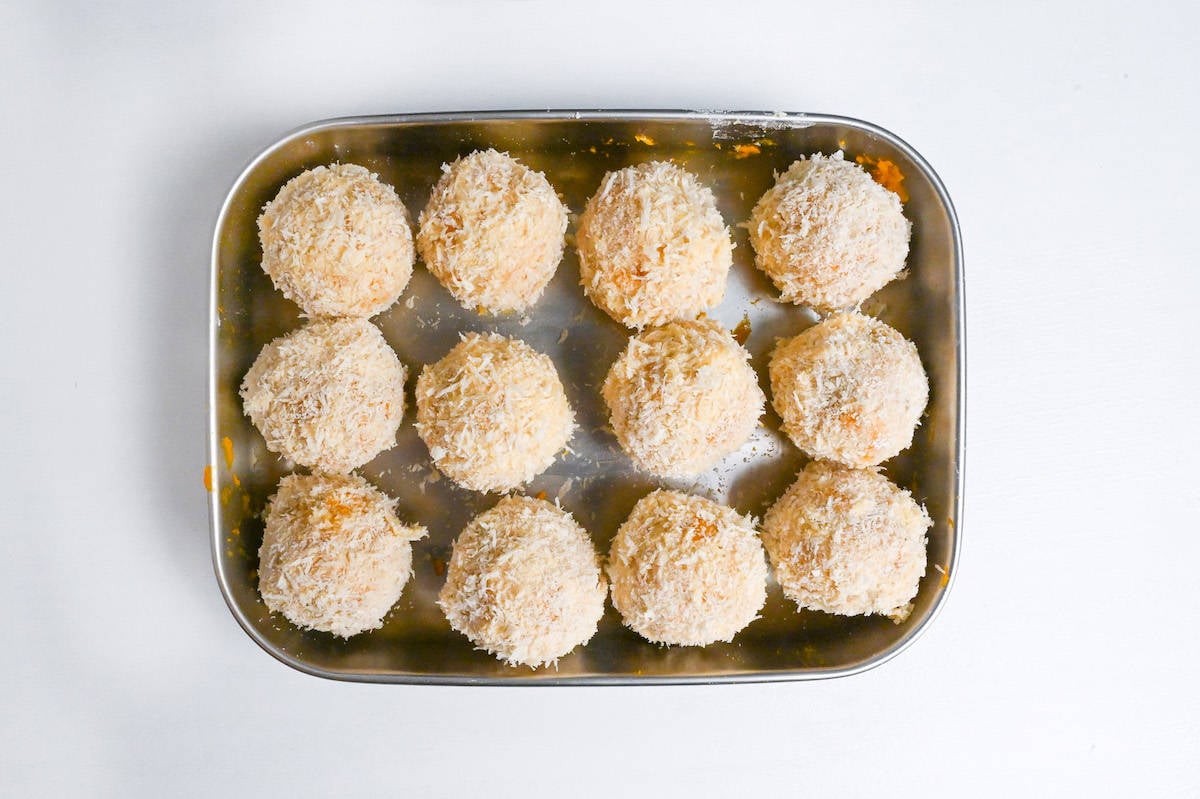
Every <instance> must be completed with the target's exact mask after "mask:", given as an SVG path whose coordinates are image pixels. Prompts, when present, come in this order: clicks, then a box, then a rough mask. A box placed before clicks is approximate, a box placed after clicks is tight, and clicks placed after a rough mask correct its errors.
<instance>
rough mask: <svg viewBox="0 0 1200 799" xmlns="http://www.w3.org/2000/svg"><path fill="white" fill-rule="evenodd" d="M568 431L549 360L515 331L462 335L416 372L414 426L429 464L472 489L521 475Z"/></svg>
mask: <svg viewBox="0 0 1200 799" xmlns="http://www.w3.org/2000/svg"><path fill="white" fill-rule="evenodd" d="M574 431H575V414H574V413H573V412H572V410H571V406H570V405H569V404H568V403H567V395H566V393H565V392H564V391H563V386H562V382H561V381H560V380H559V379H558V372H556V371H555V369H554V363H553V362H552V361H551V360H550V359H549V358H548V357H546V356H545V355H543V354H541V353H540V352H537V351H536V350H534V349H533V348H532V347H530V346H529V345H528V344H526V343H525V342H523V341H520V340H517V339H511V338H505V337H504V336H500V335H497V334H495V333H492V334H489V335H480V334H478V333H471V334H469V335H465V336H463V337H462V341H461V342H459V343H458V344H457V345H456V346H455V347H454V349H452V350H450V352H449V353H448V354H447V355H446V357H444V358H442V359H441V360H440V361H438V362H437V363H434V364H430V365H429V366H426V367H425V369H424V370H422V372H421V376H420V378H418V380H417V433H419V434H420V436H421V440H422V441H424V442H425V446H427V447H429V454H430V456H431V457H432V458H433V462H434V464H435V465H436V466H437V468H438V469H439V470H441V471H442V473H444V474H445V475H446V476H447V477H449V478H450V479H451V480H454V481H455V482H456V483H458V484H459V485H461V486H463V487H465V488H470V489H472V490H474V491H509V490H511V489H513V488H516V487H517V486H519V485H522V484H523V483H527V482H529V481H530V480H532V479H533V478H534V477H536V476H537V475H539V474H541V473H542V472H543V471H545V470H546V469H547V468H548V467H549V466H550V464H551V463H553V462H554V458H555V456H556V455H557V454H558V453H559V452H561V451H562V450H563V449H564V448H565V447H566V446H567V442H568V441H570V439H571V434H572V433H573V432H574Z"/></svg>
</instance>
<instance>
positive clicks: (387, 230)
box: [258, 164, 413, 317]
mask: <svg viewBox="0 0 1200 799" xmlns="http://www.w3.org/2000/svg"><path fill="white" fill-rule="evenodd" d="M258 237H259V240H260V241H261V242H262V248H263V258H262V268H263V271H265V272H266V273H267V274H268V275H270V276H271V281H272V282H273V283H274V284H275V288H277V289H279V290H280V291H281V292H283V295H284V296H285V297H287V298H288V299H289V300H292V301H293V302H295V303H296V304H297V305H299V306H300V308H301V309H302V310H303V311H304V313H305V314H306V315H307V316H362V317H367V316H374V315H375V314H377V313H380V312H381V311H384V310H386V309H387V308H388V307H389V306H391V304H392V303H394V302H395V301H396V299H397V298H398V297H399V296H400V293H401V292H402V291H404V287H405V286H407V285H408V279H409V278H410V277H412V267H413V241H412V230H411V229H410V228H409V224H408V210H407V209H406V208H405V207H404V203H402V202H401V201H400V198H399V197H397V196H396V190H395V189H393V188H392V187H391V186H389V185H387V184H386V183H383V182H381V181H380V180H379V179H378V178H377V177H376V176H375V175H373V174H371V173H370V172H369V171H368V170H366V169H365V168H363V167H361V166H357V165H355V164H334V165H333V166H329V167H324V166H319V167H317V168H316V169H310V170H308V171H307V172H302V173H301V174H300V175H298V176H296V177H295V178H292V179H291V180H290V181H288V182H287V184H285V185H284V187H283V188H282V189H280V190H279V193H278V194H277V195H275V199H274V200H271V202H269V203H267V205H266V207H265V208H264V209H263V212H262V215H261V216H260V217H259V218H258Z"/></svg>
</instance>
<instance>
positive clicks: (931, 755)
mask: <svg viewBox="0 0 1200 799" xmlns="http://www.w3.org/2000/svg"><path fill="white" fill-rule="evenodd" d="M117 5H119V6H120V9H119V10H107V11H101V10H98V9H97V8H95V7H93V4H89V3H65V2H64V3H38V2H24V3H22V2H8V3H4V4H0V66H2V68H3V72H2V73H0V74H3V75H4V78H3V80H2V81H0V83H2V86H0V114H2V115H3V122H2V123H0V145H2V153H3V166H2V167H0V169H2V176H3V177H2V181H3V184H2V185H3V190H2V191H0V226H2V227H0V230H2V233H3V244H4V252H3V264H4V293H3V294H4V297H5V299H6V302H5V303H4V309H3V312H2V313H0V326H2V330H3V350H2V355H0V357H2V358H3V361H2V363H0V366H2V367H3V378H2V379H0V398H2V400H3V404H2V406H0V407H2V409H3V412H4V415H5V418H6V421H7V423H8V425H7V426H8V430H7V431H6V433H5V435H4V437H3V445H2V449H3V452H4V454H5V457H4V458H3V466H0V470H2V474H0V485H3V489H0V491H2V494H0V496H2V498H3V500H2V501H3V509H2V510H3V518H4V525H3V528H4V530H3V535H4V536H5V542H4V547H3V552H2V555H0V606H2V607H3V608H4V616H5V627H6V634H5V635H4V642H5V645H4V648H3V654H2V656H0V664H2V665H0V696H2V697H3V709H2V710H0V794H4V795H8V796H33V795H49V796H55V795H119V796H142V795H146V796H189V795H190V796H219V795H220V796H249V795H260V796H291V795H294V796H308V795H313V796H320V795H343V794H348V793H349V791H350V789H351V787H352V786H353V787H354V789H355V790H361V791H370V792H373V793H378V794H385V793H386V794H390V795H413V796H467V795H488V796H549V795H561V796H621V795H663V796H669V795H679V796H685V795H729V796H732V795H765V794H768V793H769V792H771V791H774V792H777V793H778V794H779V795H795V794H796V793H797V792H798V791H799V790H800V789H801V788H804V789H810V788H811V789H812V793H813V795H830V796H868V795H896V796H907V795H913V796H917V795H920V796H926V795H977V796H984V795H990V796H1008V795H1032V796H1042V795H1060V796H1088V795H1093V796H1095V795H1099V796H1132V795H1143V796H1144V795H1181V796H1182V795H1188V796H1196V795H1198V794H1200V721H1198V719H1200V687H1198V686H1197V684H1196V681H1195V679H1194V677H1195V676H1196V673H1197V667H1196V660H1197V657H1198V656H1200V577H1198V573H1200V572H1198V568H1197V567H1198V561H1200V480H1198V479H1197V477H1196V473H1195V471H1194V464H1193V460H1194V458H1195V456H1196V454H1197V451H1198V450H1200V422H1198V420H1197V410H1198V403H1197V394H1198V393H1200V377H1198V375H1200V336H1198V335H1197V324H1196V320H1197V307H1198V301H1197V295H1198V293H1200V276H1198V275H1200V244H1198V243H1200V219H1198V218H1197V209H1198V208H1200V166H1198V165H1200V144H1198V137H1200V78H1198V75H1200V56H1198V52H1200V38H1198V35H1197V30H1198V29H1200V13H1198V11H1197V6H1195V5H1194V4H1189V3H1184V2H1177V3H1174V4H1172V5H1168V4H1163V5H1160V6H1156V8H1155V9H1154V10H1145V9H1144V10H1138V11H1127V10H1120V6H1121V5H1123V4H1117V3H1096V4H1093V3H1083V2H1080V3H1059V4H1053V7H1050V8H1045V9H1042V10H1037V11H1033V10H1025V11H1017V10H1008V9H1007V6H1008V4H1004V3H994V4H990V6H989V7H988V8H987V9H986V10H980V9H977V8H974V6H975V4H972V3H961V2H959V3H951V2H946V3H941V4H936V5H935V4H926V5H915V6H914V5H913V4H908V3H904V4H893V3H882V2H881V3H872V4H866V5H854V4H843V5H840V6H839V5H836V4H835V5H833V6H831V5H828V4H819V5H813V6H811V7H807V8H805V7H801V6H800V5H799V4H796V5H793V4H791V3H777V4H756V3H753V2H736V3H726V4H722V5H712V6H707V5H703V6H702V5H697V6H695V7H688V6H685V5H675V6H663V7H659V6H654V7H650V6H651V4H649V3H645V4H640V3H620V2H618V3H614V2H606V3H591V4H587V5H579V6H572V5H568V4H565V3H564V4H552V3H547V4H542V3H533V2H512V3H484V2H478V3H471V2H451V3H442V4H437V3H434V2H427V3H422V4H419V5H417V4H413V5H406V4H404V3H399V2H383V3H376V4H368V5H363V6H358V5H355V4H350V3H346V4H343V3H316V4H311V5H307V6H301V5H293V4H286V3H269V4H262V5H261V6H257V5H255V4H250V3H246V4H240V3H212V2H205V3H199V2H197V3H189V4H187V5H186V6H184V4H172V3H150V2H145V3H135V2H128V3H121V4H117ZM643 5H644V6H645V7H643ZM1130 5H1132V4H1130ZM1039 8H1040V6H1039ZM546 107H583V108H587V107H609V108H622V107H625V108H744V109H763V110H777V109H782V110H803V111H824V112H831V113H838V114H844V115H849V116H856V117H860V118H863V119H868V120H871V121H874V122H876V123H878V124H881V125H883V126H884V127H887V128H889V129H891V130H893V131H895V132H896V133H898V134H899V135H900V136H902V137H903V138H905V139H906V140H907V141H909V142H910V143H912V144H913V145H914V146H915V147H917V149H919V150H920V151H921V152H922V153H923V154H924V155H925V156H926V157H927V158H928V160H929V161H930V162H931V163H932V164H933V166H934V167H935V168H936V169H937V170H938V171H939V173H940V174H941V176H942V178H943V179H944V180H945V182H946V184H947V186H948V188H949V190H950V193H951V195H952V197H953V198H954V201H955V203H956V204H957V207H958V212H959V215H960V217H961V221H962V229H963V236H964V241H965V247H966V271H967V296H968V308H967V326H968V341H969V348H970V352H969V361H968V363H969V381H968V382H969V389H968V405H969V410H968V415H967V418H968V436H967V441H968V458H967V491H966V512H965V518H964V526H963V530H962V532H963V535H964V549H963V558H962V562H961V568H960V570H959V573H958V576H957V584H956V587H955V589H954V591H953V593H952V595H951V596H950V599H949V601H948V604H947V606H946V607H945V610H944V612H943V613H942V615H941V616H940V618H939V619H938V620H937V621H936V622H935V624H934V625H933V626H932V627H931V628H930V629H929V631H928V632H927V634H926V635H924V636H923V637H922V638H921V640H920V641H918V642H917V644H916V645H915V646H914V647H913V648H912V649H910V650H909V651H908V652H906V653H904V654H903V655H901V656H900V657H898V658H896V659H895V660H893V661H892V662H890V663H888V664H886V665H884V666H882V667H880V668H878V669H876V670H874V671H871V672H868V673H866V674H862V675H860V676H856V677H852V678H847V679H841V680H833V681H826V682H819V683H792V684H774V685H747V686H717V687H675V688H630V689H623V688H603V689H549V690H547V689H500V690H491V689H464V688H424V687H400V686H367V685H346V684H336V683H332V682H325V681H322V680H319V679H315V678H312V677H307V676H304V675H302V674H299V673H296V672H293V671H290V670H289V669H287V668H286V667H284V666H282V665H280V664H279V663H277V662H275V661H274V660H273V659H271V658H270V657H268V656H267V655H265V654H263V653H262V652H261V651H260V650H259V649H258V648H257V647H256V646H254V644H252V643H251V642H250V640H249V639H248V638H247V637H246V636H245V634H244V633H243V632H242V631H241V630H240V629H239V628H238V626H237V625H236V624H235V623H234V621H233V619H232V617H231V616H230V615H229V613H228V611H227V610H226V608H225V606H224V603H223V602H222V600H221V597H220V595H219V594H218V592H217V587H216V583H215V582H214V579H213V575H212V568H211V565H210V561H209V550H208V537H207V528H206V525H207V520H208V517H207V511H206V505H205V501H206V497H205V492H204V490H203V488H202V487H201V471H202V469H203V467H204V464H205V460H206V458H205V449H204V442H205V421H204V419H205V402H204V395H205V358H206V352H205V333H206V329H205V324H206V318H207V317H206V308H205V303H206V287H207V279H208V247H209V239H210V235H211V227H212V223H213V221H214V218H215V214H216V211H217V208H218V206H219V204H220V202H221V200H222V198H223V196H224V194H225V192H226V190H227V189H228V188H229V185H230V183H231V182H232V180H233V178H234V177H235V176H236V174H237V172H238V171H239V170H240V168H241V167H242V165H243V163H244V162H245V161H246V160H247V159H248V158H249V157H251V156H252V155H253V154H254V153H255V152H257V150H258V149H259V148H260V147H262V146H264V145H265V144H267V143H269V142H270V141H272V140H273V139H274V138H276V137H277V136H278V135H279V134H280V133H282V132H283V131H285V130H287V129H289V128H291V127H293V126H296V125H298V124H300V123H303V122H306V121H309V120H314V119H319V118H323V117H329V116H336V115H346V114H363V113H383V112H405V111H421V110H471V109H485V108H499V109H503V108H546ZM361 795H370V794H368V793H363V794H361Z"/></svg>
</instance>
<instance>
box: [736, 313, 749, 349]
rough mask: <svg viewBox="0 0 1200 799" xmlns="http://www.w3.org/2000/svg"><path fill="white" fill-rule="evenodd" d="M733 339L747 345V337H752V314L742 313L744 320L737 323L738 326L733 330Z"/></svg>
mask: <svg viewBox="0 0 1200 799" xmlns="http://www.w3.org/2000/svg"><path fill="white" fill-rule="evenodd" d="M732 333H733V340H734V341H736V342H737V343H738V344H741V345H742V346H743V347H744V346H746V339H748V338H750V316H749V314H742V321H740V322H738V323H737V327H735V328H734V329H733V330H732Z"/></svg>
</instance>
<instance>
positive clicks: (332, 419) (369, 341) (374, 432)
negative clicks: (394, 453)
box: [241, 319, 405, 473]
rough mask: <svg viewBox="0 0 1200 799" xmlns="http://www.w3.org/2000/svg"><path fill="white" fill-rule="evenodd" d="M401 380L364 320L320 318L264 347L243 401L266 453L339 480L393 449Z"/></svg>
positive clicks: (400, 369)
mask: <svg viewBox="0 0 1200 799" xmlns="http://www.w3.org/2000/svg"><path fill="white" fill-rule="evenodd" d="M404 378H405V370H404V366H403V364H401V363H400V359H399V358H397V357H396V353H395V352H393V351H392V348H391V347H389V346H388V344H387V342H386V341H384V338H383V334H382V333H380V332H379V328H377V327H375V325H373V324H371V323H370V322H368V321H367V320H366V319H315V320H313V321H311V322H309V323H308V324H306V325H305V326H304V327H302V328H300V329H299V330H296V331H293V332H292V333H289V334H288V335H286V336H283V337H281V338H277V339H275V340H274V341H272V342H271V343H270V344H268V345H267V346H265V347H263V350H262V352H261V353H259V355H258V358H257V359H256V360H255V361H254V365H253V366H251V367H250V371H249V372H247V373H246V377H245V379H244V380H243V381H242V388H241V396H242V403H243V409H244V410H245V412H246V415H247V416H249V417H250V420H251V421H252V422H253V423H254V426H255V427H257V428H258V430H259V432H261V433H262V435H263V438H264V439H266V443H267V449H269V450H271V451H272V452H277V453H279V454H280V455H283V456H284V457H287V458H291V459H292V460H293V461H295V462H296V463H298V464H300V465H301V466H307V467H309V468H312V469H317V470H319V471H324V472H333V473H342V472H348V471H350V470H351V469H355V468H357V467H359V466H361V465H363V464H364V463H366V462H367V461H369V460H371V459H372V458H374V457H375V456H376V455H378V454H379V453H380V452H382V451H383V450H385V449H391V447H392V446H394V445H395V443H396V430H397V428H398V427H399V426H400V421H401V419H403V417H404Z"/></svg>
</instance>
